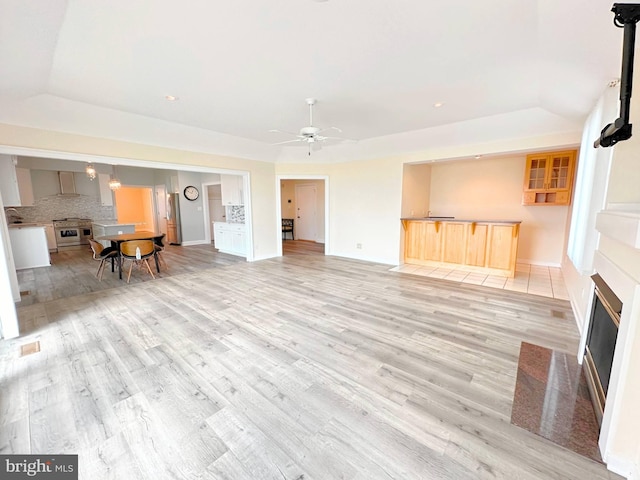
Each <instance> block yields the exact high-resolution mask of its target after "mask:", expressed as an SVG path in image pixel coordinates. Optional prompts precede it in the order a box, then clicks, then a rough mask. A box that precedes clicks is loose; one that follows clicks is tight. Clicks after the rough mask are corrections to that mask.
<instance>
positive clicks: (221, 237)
mask: <svg viewBox="0 0 640 480" xmlns="http://www.w3.org/2000/svg"><path fill="white" fill-rule="evenodd" d="M245 232H246V227H245V225H244V223H226V222H213V243H214V246H215V247H216V248H217V249H218V250H219V251H221V252H222V253H229V254H231V255H239V256H241V257H246V255H247V242H246V235H245Z"/></svg>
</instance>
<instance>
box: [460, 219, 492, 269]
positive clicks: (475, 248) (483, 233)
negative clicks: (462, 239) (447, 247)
mask: <svg viewBox="0 0 640 480" xmlns="http://www.w3.org/2000/svg"><path fill="white" fill-rule="evenodd" d="M488 231H489V225H486V224H481V225H478V224H477V223H474V224H471V225H470V226H469V230H468V232H467V248H466V250H467V254H466V256H465V262H464V263H465V265H471V266H474V267H484V266H485V264H486V259H487V255H486V253H487V232H488Z"/></svg>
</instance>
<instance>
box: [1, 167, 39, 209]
mask: <svg viewBox="0 0 640 480" xmlns="http://www.w3.org/2000/svg"><path fill="white" fill-rule="evenodd" d="M0 193H2V202H3V204H4V206H5V207H27V206H31V205H33V204H34V196H33V185H32V182H31V171H30V170H28V169H26V168H19V167H16V157H15V156H13V155H0Z"/></svg>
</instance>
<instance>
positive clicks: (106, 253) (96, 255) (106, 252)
mask: <svg viewBox="0 0 640 480" xmlns="http://www.w3.org/2000/svg"><path fill="white" fill-rule="evenodd" d="M89 245H91V251H92V252H93V259H94V260H99V261H100V265H98V271H97V272H96V277H98V280H99V281H100V282H101V281H102V274H103V273H104V266H105V264H106V263H107V260H108V259H111V261H113V260H114V259H115V258H116V257H117V256H118V249H117V248H115V247H106V248H105V247H104V246H103V245H102V244H101V243H100V242H97V241H95V240H94V239H92V238H90V239H89Z"/></svg>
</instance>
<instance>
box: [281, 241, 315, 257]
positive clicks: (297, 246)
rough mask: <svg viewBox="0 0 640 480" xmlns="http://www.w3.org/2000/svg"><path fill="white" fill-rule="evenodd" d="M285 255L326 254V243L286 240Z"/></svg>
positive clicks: (283, 252)
mask: <svg viewBox="0 0 640 480" xmlns="http://www.w3.org/2000/svg"><path fill="white" fill-rule="evenodd" d="M282 254H283V255H324V243H317V242H310V241H307V240H284V241H283V242H282Z"/></svg>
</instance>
